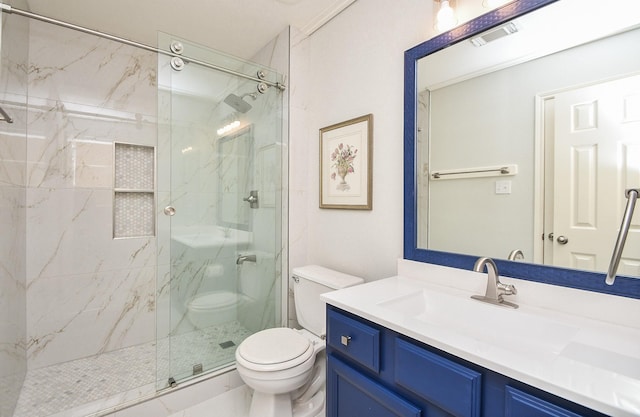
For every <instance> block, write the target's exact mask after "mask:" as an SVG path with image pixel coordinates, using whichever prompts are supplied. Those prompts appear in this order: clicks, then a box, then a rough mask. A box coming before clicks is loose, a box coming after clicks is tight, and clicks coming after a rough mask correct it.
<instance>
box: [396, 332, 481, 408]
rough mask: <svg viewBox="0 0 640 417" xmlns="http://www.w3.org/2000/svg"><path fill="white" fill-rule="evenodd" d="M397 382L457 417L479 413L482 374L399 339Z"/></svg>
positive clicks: (397, 347) (397, 343)
mask: <svg viewBox="0 0 640 417" xmlns="http://www.w3.org/2000/svg"><path fill="white" fill-rule="evenodd" d="M395 352H396V357H395V363H396V369H395V380H396V382H397V383H398V384H399V385H401V386H403V387H405V388H407V389H408V390H410V391H412V392H414V393H416V394H418V395H419V396H420V397H422V398H425V399H426V400H428V401H429V402H431V403H433V404H435V405H437V406H438V407H440V408H442V409H443V410H445V411H447V412H448V413H450V414H451V415H453V416H456V417H480V406H481V404H480V403H481V397H482V375H481V374H480V373H479V372H476V371H474V370H473V369H469V368H467V367H466V366H462V365H460V364H457V363H455V362H453V361H450V360H449V359H446V358H443V357H442V356H440V355H437V354H435V353H433V352H430V351H428V350H426V349H423V348H422V347H419V346H416V345H414V344H413V343H409V342H406V341H404V340H402V339H397V341H396V349H395Z"/></svg>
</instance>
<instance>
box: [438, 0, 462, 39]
mask: <svg viewBox="0 0 640 417" xmlns="http://www.w3.org/2000/svg"><path fill="white" fill-rule="evenodd" d="M457 23H458V19H457V18H456V14H455V12H454V11H453V9H452V8H451V5H450V4H449V0H442V1H441V2H440V10H439V11H438V14H437V15H436V29H438V30H439V31H440V32H444V31H445V30H449V29H451V28H452V27H454V26H455V25H456V24H457Z"/></svg>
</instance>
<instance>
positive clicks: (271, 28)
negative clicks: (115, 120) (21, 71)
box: [0, 0, 356, 59]
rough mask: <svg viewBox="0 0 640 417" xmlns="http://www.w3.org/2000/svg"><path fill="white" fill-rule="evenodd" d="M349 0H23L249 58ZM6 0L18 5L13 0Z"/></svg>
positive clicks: (133, 34)
mask: <svg viewBox="0 0 640 417" xmlns="http://www.w3.org/2000/svg"><path fill="white" fill-rule="evenodd" d="M0 1H1V0H0ZM354 1H356V0H182V1H176V0H134V1H131V0H26V4H27V7H28V8H29V10H30V11H31V12H33V13H37V14H41V15H44V16H47V17H51V18H54V19H57V20H62V21H64V22H68V23H73V24H76V25H79V26H84V27H87V28H90V29H94V30H98V31H101V32H106V33H108V34H111V35H115V36H119V37H122V38H126V39H129V40H133V41H136V42H140V43H144V44H147V45H150V46H156V43H157V32H158V31H161V32H166V33H169V34H172V35H175V36H177V37H180V38H183V39H188V40H190V41H193V42H196V43H199V44H202V45H205V46H208V47H210V48H214V49H216V50H218V51H222V52H225V53H227V54H231V55H235V56H237V57H240V58H244V59H250V58H251V57H252V56H253V55H254V53H255V52H257V51H258V50H260V48H262V47H263V46H264V45H266V44H267V43H268V42H269V41H270V40H272V39H273V38H275V37H276V36H277V35H278V34H279V33H280V32H281V31H283V30H284V29H285V28H286V27H287V26H289V25H291V26H293V27H295V28H298V29H300V30H301V31H302V32H303V33H304V34H306V35H307V36H308V35H310V34H311V33H313V32H314V31H315V30H317V29H318V28H320V27H321V26H322V25H324V24H325V23H326V22H328V21H329V20H331V19H332V18H333V17H334V16H336V15H337V14H339V13H340V12H341V11H342V10H344V9H345V8H347V7H348V6H349V5H350V4H352V3H353V2H354ZM5 2H7V3H9V4H12V5H13V6H14V7H19V2H18V1H13V2H12V1H6V0H5Z"/></svg>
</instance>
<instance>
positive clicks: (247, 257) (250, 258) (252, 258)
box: [236, 255, 256, 265]
mask: <svg viewBox="0 0 640 417" xmlns="http://www.w3.org/2000/svg"><path fill="white" fill-rule="evenodd" d="M255 261H256V255H240V256H238V259H236V265H242V264H243V263H245V262H255Z"/></svg>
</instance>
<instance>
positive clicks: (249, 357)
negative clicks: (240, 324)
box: [236, 327, 314, 372]
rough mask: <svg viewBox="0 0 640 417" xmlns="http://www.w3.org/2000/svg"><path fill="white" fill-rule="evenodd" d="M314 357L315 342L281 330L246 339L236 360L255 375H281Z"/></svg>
mask: <svg viewBox="0 0 640 417" xmlns="http://www.w3.org/2000/svg"><path fill="white" fill-rule="evenodd" d="M313 355H314V346H313V343H311V341H310V340H309V339H308V338H307V337H305V336H304V335H302V334H300V333H299V332H298V331H296V330H294V329H289V328H286V327H277V328H273V329H266V330H262V331H260V332H258V333H254V334H253V335H251V336H249V337H248V338H246V339H245V340H244V341H243V342H242V343H241V344H240V346H238V349H237V350H236V359H237V360H238V361H239V362H241V364H242V366H244V367H246V368H248V369H250V370H252V371H263V372H269V371H277V370H284V369H289V368H293V367H296V366H298V365H300V364H302V363H304V362H306V361H308V360H309V359H310V358H312V357H313Z"/></svg>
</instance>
